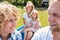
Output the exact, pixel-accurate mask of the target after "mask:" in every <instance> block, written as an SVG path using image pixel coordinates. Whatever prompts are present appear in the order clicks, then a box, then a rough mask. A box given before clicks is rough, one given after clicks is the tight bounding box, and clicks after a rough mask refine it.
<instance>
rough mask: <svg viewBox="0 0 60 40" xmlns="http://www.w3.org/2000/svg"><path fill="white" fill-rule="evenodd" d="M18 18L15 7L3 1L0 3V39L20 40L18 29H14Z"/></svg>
mask: <svg viewBox="0 0 60 40" xmlns="http://www.w3.org/2000/svg"><path fill="white" fill-rule="evenodd" d="M17 19H18V10H17V8H16V7H15V6H14V5H12V4H10V3H8V2H6V1H4V2H1V3H0V40H22V36H21V34H20V32H19V31H16V30H15V27H16V20H17Z"/></svg>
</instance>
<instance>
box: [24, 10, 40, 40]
mask: <svg viewBox="0 0 60 40" xmlns="http://www.w3.org/2000/svg"><path fill="white" fill-rule="evenodd" d="M31 18H32V21H31V22H30V24H29V26H28V27H26V28H25V29H24V30H25V40H31V38H32V36H33V35H34V33H35V32H36V31H37V30H38V29H39V26H40V25H39V21H38V12H37V10H33V11H32V15H31Z"/></svg>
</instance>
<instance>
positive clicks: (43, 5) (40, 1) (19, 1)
mask: <svg viewBox="0 0 60 40" xmlns="http://www.w3.org/2000/svg"><path fill="white" fill-rule="evenodd" d="M3 1H8V2H9V3H11V4H13V5H15V6H16V7H17V8H18V10H19V14H20V15H21V16H20V19H19V20H18V22H17V25H16V28H18V27H21V26H22V25H23V18H22V16H23V13H24V12H25V10H24V9H23V8H24V7H25V6H26V3H27V2H28V1H32V2H33V4H34V6H35V9H36V10H38V15H39V19H40V20H39V21H40V23H41V27H44V26H48V25H49V22H48V12H47V8H48V6H49V0H0V2H3Z"/></svg>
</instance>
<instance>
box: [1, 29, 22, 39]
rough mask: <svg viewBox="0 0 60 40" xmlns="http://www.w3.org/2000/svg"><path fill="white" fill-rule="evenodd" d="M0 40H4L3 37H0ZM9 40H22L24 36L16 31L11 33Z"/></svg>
mask: <svg viewBox="0 0 60 40" xmlns="http://www.w3.org/2000/svg"><path fill="white" fill-rule="evenodd" d="M0 40H2V38H1V37H0ZM8 40H22V36H21V34H20V32H19V31H16V30H15V32H13V33H11V35H10V36H9V38H8Z"/></svg>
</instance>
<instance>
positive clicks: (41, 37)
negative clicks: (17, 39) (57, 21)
mask: <svg viewBox="0 0 60 40" xmlns="http://www.w3.org/2000/svg"><path fill="white" fill-rule="evenodd" d="M31 40H53V38H52V32H51V30H50V27H45V28H42V29H39V30H38V31H37V32H36V33H35V34H34V36H33V37H32V39H31Z"/></svg>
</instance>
